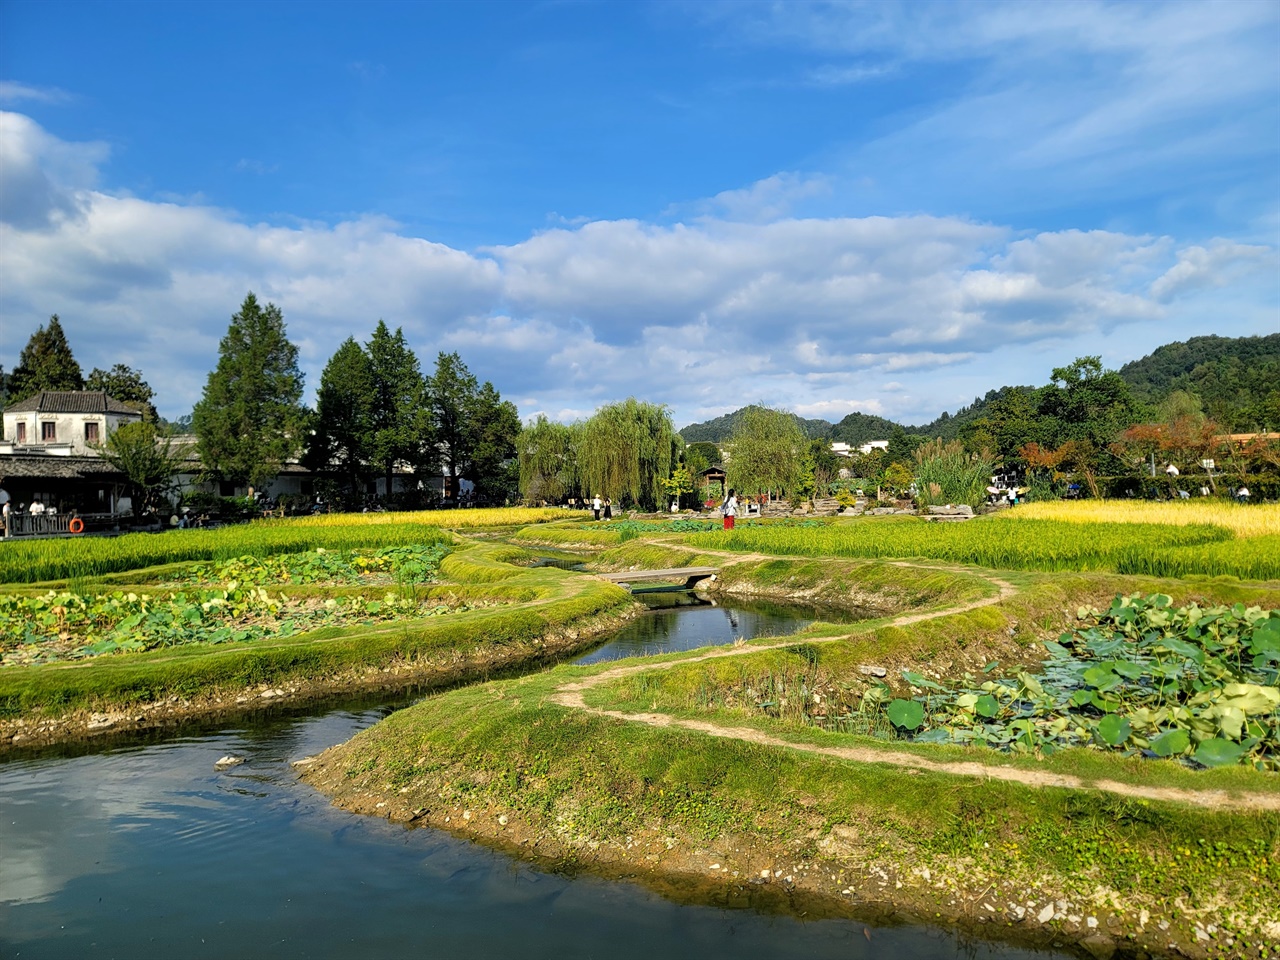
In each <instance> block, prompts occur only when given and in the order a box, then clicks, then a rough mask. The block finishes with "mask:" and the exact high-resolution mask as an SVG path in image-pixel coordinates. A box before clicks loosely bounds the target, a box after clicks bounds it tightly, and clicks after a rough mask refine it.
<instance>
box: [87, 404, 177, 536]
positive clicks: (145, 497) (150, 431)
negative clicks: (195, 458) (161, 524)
mask: <svg viewBox="0 0 1280 960" xmlns="http://www.w3.org/2000/svg"><path fill="white" fill-rule="evenodd" d="M172 443H173V442H172V440H170V439H169V438H168V437H161V436H160V435H159V433H158V432H157V430H156V425H155V424H154V423H152V422H149V421H146V420H143V421H139V422H135V423H126V424H122V425H121V426H120V427H118V428H116V429H115V430H113V431H112V432H111V433H109V434H107V438H106V440H104V441H103V442H102V443H101V444H99V445H98V446H97V450H98V453H99V455H100V456H101V457H102V459H103V460H105V461H106V462H107V463H109V464H111V466H112V467H114V468H115V469H116V470H118V471H119V472H120V473H123V474H124V475H125V477H126V478H128V482H127V484H126V486H127V488H128V493H129V499H130V501H131V502H132V503H133V514H134V516H141V515H142V514H144V513H148V512H151V511H154V510H158V509H159V508H160V506H161V501H162V499H163V497H164V494H165V493H166V492H167V491H168V490H169V488H170V487H171V485H172V480H173V475H174V474H175V473H178V472H180V471H181V470H182V468H183V467H184V465H185V459H184V457H183V455H182V454H181V453H179V452H177V451H175V450H174V448H173V445H172Z"/></svg>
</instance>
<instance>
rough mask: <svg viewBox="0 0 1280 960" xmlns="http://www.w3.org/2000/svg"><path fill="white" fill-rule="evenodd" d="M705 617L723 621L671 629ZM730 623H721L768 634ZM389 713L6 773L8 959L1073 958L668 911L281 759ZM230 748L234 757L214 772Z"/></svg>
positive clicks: (299, 717)
mask: <svg viewBox="0 0 1280 960" xmlns="http://www.w3.org/2000/svg"><path fill="white" fill-rule="evenodd" d="M698 613H701V614H702V615H703V616H709V617H712V618H713V619H714V616H719V617H721V618H722V619H724V617H725V613H724V609H723V608H708V609H703V608H698V607H693V608H682V609H681V610H680V611H679V612H678V613H676V614H674V615H675V616H676V617H678V618H679V617H687V616H690V614H698ZM736 616H737V617H738V620H737V624H738V625H737V627H734V626H733V624H732V622H731V623H730V625H729V627H728V629H730V630H734V629H737V630H742V629H744V626H743V625H744V624H746V625H748V626H747V627H746V629H751V627H750V624H752V623H757V622H759V623H766V622H768V621H767V618H764V615H763V614H761V613H759V612H758V611H751V610H747V609H739V611H738V613H737V614H736ZM750 617H761V618H762V619H761V620H760V621H755V620H751V619H749V618H750ZM800 619H801V620H803V619H804V618H803V617H801V618H800ZM768 629H769V630H771V631H772V632H777V629H776V624H774V623H769V626H768ZM674 632H675V633H677V634H679V635H681V636H683V635H684V632H683V628H682V627H681V628H679V629H676V630H675V631H674ZM738 635H741V634H738ZM681 642H684V641H681ZM389 710H390V708H389V707H385V706H375V705H372V704H369V703H368V702H365V703H364V704H359V703H353V704H350V705H348V706H347V707H346V708H333V707H328V708H324V709H320V710H317V711H316V712H315V713H313V714H311V715H306V714H298V713H294V714H291V715H289V714H283V713H260V714H256V715H252V716H248V717H246V718H244V719H243V720H241V721H240V722H238V723H236V724H233V725H229V726H226V727H224V728H221V729H207V728H206V729H203V730H201V729H196V728H192V729H190V730H187V731H179V732H177V733H169V734H167V735H166V736H164V737H159V736H156V737H151V738H134V739H118V740H115V741H111V742H96V741H95V742H94V743H91V744H82V745H76V746H71V747H62V748H58V749H55V750H49V751H44V752H41V753H38V754H32V755H29V756H17V757H11V758H9V759H8V760H7V761H5V762H3V763H0V957H4V958H6V960H27V958H56V960H65V958H71V957H76V958H97V957H103V958H164V960H169V958H174V957H182V958H206V957H207V958H217V960H225V958H241V957H243V958H256V957H263V958H272V960H276V958H294V957H297V958H356V957H358V958H381V957H387V958H403V957H424V958H454V957H458V958H468V960H472V958H489V957H494V958H498V957H501V958H526V957H527V958H542V957H546V958H596V957H599V958H609V960H626V958H633V957H634V958H637V960H654V958H664V960H665V958H683V957H689V958H697V960H710V958H717V957H727V956H734V955H740V956H751V957H780V958H782V957H796V958H805V960H813V958H823V957H841V958H850V960H871V958H884V957H900V958H903V960H916V958H918V960H935V958H937V960H941V958H956V957H964V958H966V960H985V958H993V960H994V958H1000V960H1027V958H1032V957H1052V956H1063V957H1065V956H1068V954H1065V953H1046V952H1043V951H1034V950H1029V949H1026V948H1022V947H1015V946H1010V945H1004V944H998V943H987V942H983V941H975V940H973V939H970V938H963V937H961V936H959V935H957V934H956V933H955V932H954V931H951V930H946V929H937V928H931V927H925V926H876V925H874V924H872V923H869V922H864V921H855V920H848V919H822V920H806V919H804V918H803V917H797V916H793V915H790V914H777V913H769V912H766V911H763V910H757V909H752V908H750V907H742V908H733V909H730V908H728V907H721V906H710V905H707V904H706V902H705V900H704V901H703V902H702V903H679V902H675V901H674V900H671V899H667V898H664V897H662V896H659V895H658V894H656V893H654V892H652V891H650V890H648V889H647V888H645V887H643V886H640V885H638V884H634V883H629V882H623V881H616V880H615V881H607V880H603V879H599V878H595V877H591V876H584V875H578V876H564V875H559V874H556V873H554V872H551V871H548V870H546V869H541V868H537V867H533V866H530V865H528V864H525V863H522V862H520V861H518V860H516V859H513V858H511V857H509V856H507V855H505V854H502V853H498V852H495V851H493V850H489V849H487V848H485V847H483V846H480V845H478V844H474V843H471V842H468V841H466V840H461V839H458V838H456V837H453V836H451V835H450V834H447V833H443V832H440V831H436V830H432V829H425V828H423V829H411V828H407V827H404V826H400V825H395V824H391V823H388V822H387V821H385V820H379V819H375V818H372V817H365V816H357V815H354V814H349V813H346V812H344V811H342V810H338V809H336V808H334V807H331V806H330V805H329V803H328V802H327V800H326V799H325V798H324V797H323V796H321V795H320V794H318V793H316V792H315V791H313V790H312V789H311V788H310V787H308V786H307V785H305V784H302V783H299V782H298V780H297V775H296V773H295V771H294V768H293V767H291V766H290V762H291V761H293V760H297V759H299V758H301V757H305V756H308V755H311V754H315V753H318V752H319V751H321V750H323V749H325V748H326V747H329V746H332V745H333V744H336V743H340V742H342V741H344V740H346V739H348V738H349V737H350V736H352V735H353V734H354V733H356V732H357V731H358V730H360V729H362V728H364V727H367V726H369V725H370V724H372V723H375V722H377V721H378V720H379V719H381V718H382V717H384V716H385V715H386V714H387V713H388V712H389ZM229 754H230V755H236V756H239V757H244V758H245V759H246V762H245V763H243V764H241V765H239V766H234V767H230V768H228V769H224V770H217V769H215V764H216V763H217V761H218V760H219V758H221V757H223V756H226V755H229Z"/></svg>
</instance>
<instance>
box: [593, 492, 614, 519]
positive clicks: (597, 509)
mask: <svg viewBox="0 0 1280 960" xmlns="http://www.w3.org/2000/svg"><path fill="white" fill-rule="evenodd" d="M601 511H603V512H604V519H605V520H612V519H613V501H612V500H610V499H609V498H608V497H605V498H604V499H603V500H601V499H600V494H598V493H597V494H596V495H595V496H594V497H592V498H591V512H592V513H594V514H595V517H596V519H597V520H599V519H601V516H600V514H601Z"/></svg>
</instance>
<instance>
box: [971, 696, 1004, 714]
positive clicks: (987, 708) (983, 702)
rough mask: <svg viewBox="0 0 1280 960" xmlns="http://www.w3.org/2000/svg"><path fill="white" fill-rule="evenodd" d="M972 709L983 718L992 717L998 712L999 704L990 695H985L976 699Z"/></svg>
mask: <svg viewBox="0 0 1280 960" xmlns="http://www.w3.org/2000/svg"><path fill="white" fill-rule="evenodd" d="M974 709H975V710H976V711H977V712H978V713H979V714H981V715H982V716H984V717H994V716H995V715H996V714H997V713H999V712H1000V702H999V701H998V700H996V698H995V697H993V696H991V695H990V694H986V695H984V696H981V697H979V698H978V699H977V702H976V703H975V704H974Z"/></svg>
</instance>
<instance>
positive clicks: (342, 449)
mask: <svg viewBox="0 0 1280 960" xmlns="http://www.w3.org/2000/svg"><path fill="white" fill-rule="evenodd" d="M373 404H374V385H373V365H372V364H371V363H370V361H369V355H368V354H367V353H365V352H364V350H363V348H361V346H360V344H358V343H356V341H355V338H354V337H348V338H347V339H346V340H345V341H344V342H343V344H342V346H340V347H338V349H337V352H335V353H334V355H333V356H332V357H330V358H329V362H328V363H327V364H326V365H325V368H324V372H323V373H322V374H320V389H319V391H318V392H317V395H316V417H315V432H314V433H313V434H312V436H311V441H310V443H309V445H308V450H307V456H306V459H305V463H306V464H307V466H308V467H310V468H311V469H313V470H335V471H337V472H338V473H340V474H342V475H343V476H344V477H345V478H346V480H347V482H348V484H349V485H350V488H351V493H352V495H353V496H356V495H358V494H359V493H360V491H361V487H362V485H363V483H364V480H365V476H366V474H367V472H368V469H369V467H368V465H369V463H370V462H371V459H372V458H371V450H372V446H373Z"/></svg>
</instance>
